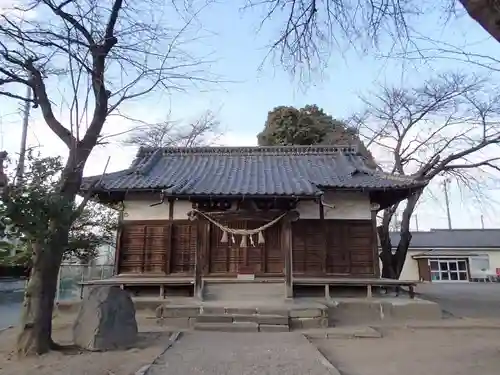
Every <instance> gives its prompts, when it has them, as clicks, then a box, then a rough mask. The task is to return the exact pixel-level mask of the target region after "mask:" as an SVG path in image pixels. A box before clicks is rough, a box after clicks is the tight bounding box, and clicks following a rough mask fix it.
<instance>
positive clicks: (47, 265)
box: [17, 153, 88, 356]
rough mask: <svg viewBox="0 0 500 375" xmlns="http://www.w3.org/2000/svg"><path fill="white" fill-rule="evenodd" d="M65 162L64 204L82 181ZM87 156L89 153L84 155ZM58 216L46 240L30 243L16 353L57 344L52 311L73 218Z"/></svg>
mask: <svg viewBox="0 0 500 375" xmlns="http://www.w3.org/2000/svg"><path fill="white" fill-rule="evenodd" d="M71 156H72V155H71V153H70V160H69V161H68V164H67V165H66V168H65V170H64V171H63V176H62V178H61V185H60V194H61V197H62V199H63V200H64V204H67V205H73V203H74V199H75V196H76V193H77V191H78V189H79V188H80V185H81V179H82V171H81V169H80V168H76V167H75V166H76V165H77V164H76V163H74V162H73V163H72V162H71V160H78V159H76V158H75V159H71ZM87 156H88V155H87ZM63 211H64V208H62V212H61V217H60V218H58V219H54V220H53V221H52V222H51V223H50V224H49V236H48V238H47V241H46V243H44V244H41V243H33V244H32V246H33V248H32V251H33V255H32V259H33V267H32V269H31V274H30V278H29V281H28V285H27V287H26V291H25V295H24V302H23V308H22V316H21V331H20V332H19V335H18V340H17V353H18V355H19V356H27V355H33V354H44V353H47V352H48V351H49V350H51V349H58V348H59V345H57V344H55V343H54V342H53V340H52V314H53V310H54V300H55V297H56V292H57V281H58V274H59V268H60V267H61V262H62V259H63V255H64V251H65V249H66V248H67V246H68V239H69V231H70V228H71V225H72V224H73V220H74V218H72V216H73V215H72V214H71V215H67V213H69V212H71V213H72V212H73V211H72V207H68V211H67V212H66V213H65V212H63Z"/></svg>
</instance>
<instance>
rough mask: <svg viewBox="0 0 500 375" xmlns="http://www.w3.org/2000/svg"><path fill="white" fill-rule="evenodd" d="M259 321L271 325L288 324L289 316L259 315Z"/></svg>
mask: <svg viewBox="0 0 500 375" xmlns="http://www.w3.org/2000/svg"><path fill="white" fill-rule="evenodd" d="M256 322H257V323H259V324H270V325H288V322H289V318H288V317H287V316H280V315H257V320H256Z"/></svg>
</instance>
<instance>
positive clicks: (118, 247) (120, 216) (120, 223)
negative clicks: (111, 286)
mask: <svg viewBox="0 0 500 375" xmlns="http://www.w3.org/2000/svg"><path fill="white" fill-rule="evenodd" d="M123 216H124V215H123V208H122V209H121V210H120V211H119V213H118V230H117V233H116V245H115V259H114V265H113V276H116V275H118V274H119V272H120V265H121V264H120V263H121V247H122V237H123V229H124V228H123Z"/></svg>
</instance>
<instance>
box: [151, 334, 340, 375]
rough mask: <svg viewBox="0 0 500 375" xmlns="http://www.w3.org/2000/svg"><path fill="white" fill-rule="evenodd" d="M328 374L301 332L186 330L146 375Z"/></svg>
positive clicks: (317, 354) (319, 357)
mask: <svg viewBox="0 0 500 375" xmlns="http://www.w3.org/2000/svg"><path fill="white" fill-rule="evenodd" d="M181 374H182V375H184V374H185V375H188V374H189V375H202V374H203V375H229V374H231V375H285V374H286V375H304V374H307V375H328V374H332V372H330V370H329V369H328V368H327V367H326V366H325V365H324V364H323V363H322V362H321V356H320V355H319V353H318V351H317V350H316V349H315V348H314V346H313V345H311V343H309V341H307V339H306V338H305V337H304V336H302V335H300V334H298V333H263V332H262V333H231V332H227V333H224V332H195V333H186V334H184V335H183V336H182V337H181V338H180V339H179V341H178V342H177V343H175V344H174V345H173V346H172V348H170V349H169V350H168V351H166V352H165V354H164V355H162V356H161V357H160V358H159V361H158V363H156V364H155V365H154V366H152V367H151V368H150V370H149V372H148V373H147V375H181Z"/></svg>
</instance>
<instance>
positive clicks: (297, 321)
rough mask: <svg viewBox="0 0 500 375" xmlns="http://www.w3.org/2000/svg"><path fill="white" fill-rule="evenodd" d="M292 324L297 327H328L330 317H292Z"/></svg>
mask: <svg viewBox="0 0 500 375" xmlns="http://www.w3.org/2000/svg"><path fill="white" fill-rule="evenodd" d="M290 326H291V327H292V328H295V329H310V328H327V327H328V318H318V317H316V318H291V319H290Z"/></svg>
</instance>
